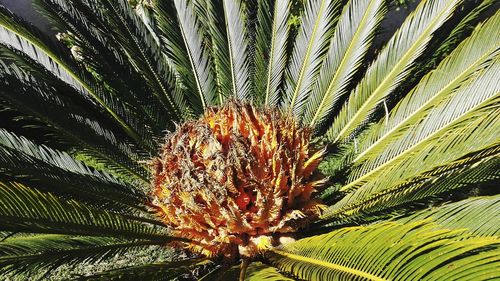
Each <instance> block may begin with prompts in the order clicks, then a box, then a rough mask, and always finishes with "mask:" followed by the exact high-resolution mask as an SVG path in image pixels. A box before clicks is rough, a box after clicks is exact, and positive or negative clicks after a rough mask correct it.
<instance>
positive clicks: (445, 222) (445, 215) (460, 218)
mask: <svg viewBox="0 0 500 281" xmlns="http://www.w3.org/2000/svg"><path fill="white" fill-rule="evenodd" d="M499 211H500V196H499V195H496V196H488V197H475V198H469V199H465V200H463V201H460V202H456V203H451V204H447V205H444V206H441V207H439V208H434V209H430V210H424V211H420V212H418V213H416V214H414V215H410V216H408V217H406V218H402V219H399V220H398V221H399V222H401V223H407V222H412V221H417V220H426V219H431V220H432V221H434V222H436V223H437V224H439V225H441V226H442V227H444V228H449V229H467V232H469V233H471V234H472V235H475V236H480V237H486V236H491V237H495V236H496V237H498V235H499V234H500V229H498V225H499V224H500V217H499V216H498V212H499ZM478 218H480V219H478Z"/></svg>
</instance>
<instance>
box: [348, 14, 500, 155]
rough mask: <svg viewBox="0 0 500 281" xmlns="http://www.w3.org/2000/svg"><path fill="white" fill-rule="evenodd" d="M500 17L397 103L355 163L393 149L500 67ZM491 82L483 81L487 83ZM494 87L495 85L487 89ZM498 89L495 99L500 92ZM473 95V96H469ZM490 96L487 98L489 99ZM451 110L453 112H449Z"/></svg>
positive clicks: (367, 138) (373, 131)
mask: <svg viewBox="0 0 500 281" xmlns="http://www.w3.org/2000/svg"><path fill="white" fill-rule="evenodd" d="M498 25H500V13H497V15H495V16H494V17H492V18H490V19H489V20H488V22H487V23H486V24H484V25H479V26H477V28H476V30H475V32H474V33H473V34H472V35H471V36H470V37H468V38H467V39H466V40H465V41H464V42H463V43H462V44H460V46H459V47H458V48H456V49H455V50H454V51H453V52H452V53H451V54H450V55H449V56H448V57H447V58H446V59H445V60H444V61H443V62H441V63H440V64H439V66H438V67H437V68H436V69H435V70H433V71H432V72H430V73H429V74H428V75H426V76H425V77H424V78H423V79H422V80H421V81H420V83H419V84H418V85H417V86H416V87H415V88H414V89H413V90H412V91H411V92H410V93H409V94H408V95H407V96H405V98H404V99H403V100H402V101H401V102H400V103H398V105H397V106H396V107H395V108H394V109H393V110H392V112H391V114H390V115H389V116H387V117H386V118H385V119H384V120H383V121H381V122H379V123H378V124H377V126H376V127H374V128H371V129H370V131H369V134H368V135H366V136H365V137H363V139H362V141H361V142H360V145H359V146H358V150H359V151H360V153H359V154H358V155H357V157H356V158H355V159H354V160H353V162H362V161H366V160H367V159H372V158H374V157H376V156H375V155H378V154H379V153H380V152H381V151H382V150H383V149H384V148H386V147H388V146H390V145H391V144H393V143H394V141H395V140H396V139H397V138H398V137H400V136H401V135H403V134H404V133H405V132H407V131H408V130H410V129H411V128H413V127H412V126H411V124H418V123H420V122H422V121H423V120H424V119H425V118H427V117H428V116H429V115H430V114H431V112H432V110H434V109H435V108H437V107H439V106H440V105H441V104H443V103H445V102H446V101H447V100H450V99H452V98H453V97H454V96H457V95H460V94H464V93H462V92H461V91H460V90H459V89H460V88H461V87H462V86H463V85H466V84H469V83H471V81H473V79H478V78H476V76H478V75H482V74H483V72H484V70H485V69H487V68H488V67H489V66H491V65H492V64H494V63H498V59H497V58H498V56H499V54H500V48H499V47H498V46H499V45H500V31H499V30H498V28H497V27H498ZM484 82H489V81H484V80H483V81H480V82H479V83H484ZM489 84H492V85H495V83H494V82H493V81H491V82H490V83H488V84H485V88H487V86H486V85H489ZM499 89H500V86H496V87H494V88H493V89H491V91H487V92H489V93H490V94H489V95H492V94H493V93H495V91H498V90H499ZM468 93H469V94H470V92H468ZM487 97H488V95H485V98H487ZM450 110H451V109H450Z"/></svg>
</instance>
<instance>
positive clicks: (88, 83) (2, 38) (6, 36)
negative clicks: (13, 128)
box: [0, 7, 142, 144]
mask: <svg viewBox="0 0 500 281" xmlns="http://www.w3.org/2000/svg"><path fill="white" fill-rule="evenodd" d="M0 8H1V9H0V42H2V45H8V46H11V47H13V48H15V49H17V50H19V51H22V52H23V53H25V54H27V55H28V56H30V57H31V58H32V59H33V60H35V61H38V62H40V63H41V64H43V65H44V66H45V67H47V69H49V70H50V71H51V72H52V73H54V74H56V75H58V76H59V77H60V78H61V80H63V81H65V82H66V83H69V84H70V85H72V86H74V87H75V88H76V89H78V90H80V91H83V92H85V94H86V95H88V96H90V97H91V98H92V99H93V100H95V101H96V102H97V103H98V104H99V105H100V106H102V107H103V108H104V109H105V110H106V111H107V112H108V113H109V114H110V115H111V117H112V118H113V119H114V120H116V122H118V124H119V125H120V126H121V127H122V128H123V130H124V131H125V132H126V133H127V134H128V135H129V136H130V137H132V138H133V139H134V140H135V141H137V142H138V143H140V144H142V140H141V137H140V136H139V134H138V133H137V132H136V131H135V130H134V129H133V128H131V126H130V125H129V124H127V122H126V121H125V120H123V118H122V117H120V115H119V114H118V113H117V112H116V110H115V109H113V106H112V105H109V102H108V103H107V102H106V101H105V99H107V98H109V97H106V96H103V95H105V92H103V91H102V90H100V89H99V87H98V86H96V85H94V84H93V83H92V79H91V78H90V77H88V75H86V74H85V72H83V71H81V70H80V69H79V68H78V67H77V65H76V64H75V63H74V61H73V59H71V57H70V56H69V55H68V54H67V53H65V52H63V51H61V50H60V48H58V47H57V46H54V45H53V44H52V43H49V42H50V40H49V39H44V38H46V37H45V36H43V35H41V33H40V32H39V31H37V30H36V29H35V28H34V27H32V26H30V25H29V24H28V23H26V22H24V21H22V20H21V19H19V18H18V17H16V16H15V15H13V14H11V13H10V12H9V11H8V10H6V9H5V8H3V7H0ZM111 100H112V99H111Z"/></svg>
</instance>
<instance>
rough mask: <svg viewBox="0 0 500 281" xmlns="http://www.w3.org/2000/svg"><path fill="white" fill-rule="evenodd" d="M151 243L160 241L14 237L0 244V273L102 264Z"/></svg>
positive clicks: (54, 235) (87, 237) (45, 236)
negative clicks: (94, 263) (106, 260)
mask: <svg viewBox="0 0 500 281" xmlns="http://www.w3.org/2000/svg"><path fill="white" fill-rule="evenodd" d="M151 244H156V242H151V241H141V240H137V241H134V240H125V239H120V238H110V237H89V236H68V235H59V234H40V235H31V236H23V237H11V238H8V239H6V240H4V241H2V242H1V243H0V273H1V274H4V275H5V274H16V273H19V274H27V273H28V274H29V273H36V274H41V273H43V272H45V271H50V270H53V269H55V268H57V267H59V266H61V265H76V264H78V263H82V262H99V261H102V260H105V259H107V258H108V257H111V256H113V255H117V254H122V253H124V252H126V251H127V250H129V249H131V248H136V247H145V246H148V245H151Z"/></svg>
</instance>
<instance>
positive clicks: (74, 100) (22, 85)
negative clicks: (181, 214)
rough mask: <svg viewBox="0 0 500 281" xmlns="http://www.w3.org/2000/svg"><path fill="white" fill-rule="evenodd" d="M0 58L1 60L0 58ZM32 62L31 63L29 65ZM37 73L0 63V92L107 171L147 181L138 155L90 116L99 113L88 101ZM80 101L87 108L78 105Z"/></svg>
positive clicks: (10, 101)
mask: <svg viewBox="0 0 500 281" xmlns="http://www.w3.org/2000/svg"><path fill="white" fill-rule="evenodd" d="M0 50H2V48H0ZM0 61H4V60H3V59H2V58H0ZM26 63H29V61H26ZM35 66H36V64H31V67H32V68H33V67H35ZM36 71H38V70H36ZM38 74H40V73H38ZM37 76H39V77H38V78H35V77H33V76H30V75H27V74H25V73H24V72H23V71H22V70H20V69H18V68H16V67H14V66H13V65H10V66H9V67H6V68H3V67H2V65H0V80H1V81H2V83H3V84H4V87H2V89H0V96H1V97H2V98H3V99H4V100H5V101H8V102H9V103H10V104H11V105H12V106H13V107H14V108H16V109H17V110H19V111H20V112H22V113H24V114H26V115H28V116H32V117H33V118H35V119H37V120H39V121H40V122H42V123H44V124H47V126H48V129H50V130H53V131H54V132H55V133H57V134H58V136H59V137H61V138H63V139H65V140H67V141H69V142H70V143H71V145H72V148H73V149H75V150H77V151H78V152H79V153H81V154H82V153H83V154H85V155H89V156H91V158H92V159H94V160H95V161H97V162H98V163H105V164H106V166H107V167H108V169H109V170H110V171H113V172H115V173H116V174H119V175H124V178H129V179H134V180H140V181H143V182H148V180H147V178H146V176H145V175H146V173H147V172H146V171H145V170H144V168H143V167H141V166H139V165H138V164H137V162H136V161H137V160H139V157H140V155H138V154H137V152H136V151H135V149H134V147H133V146H131V144H130V143H127V142H124V141H123V140H120V138H119V137H118V136H117V135H116V134H115V133H114V132H112V131H110V129H109V128H108V127H107V126H105V125H104V123H105V122H103V121H97V120H95V119H94V118H93V117H97V118H99V117H100V115H99V113H97V115H95V114H90V113H91V112H92V111H91V110H90V109H91V108H92V106H91V105H92V103H89V102H88V101H85V100H84V99H78V97H79V96H72V95H70V96H69V97H68V96H67V95H66V94H68V93H71V91H72V90H71V88H67V87H63V86H61V85H59V86H57V84H56V87H50V85H44V83H50V81H52V80H51V78H50V76H45V75H37ZM63 85H64V84H63ZM82 104H83V105H88V106H89V107H90V108H89V109H82V108H81V106H82ZM89 115H90V116H89Z"/></svg>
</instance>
